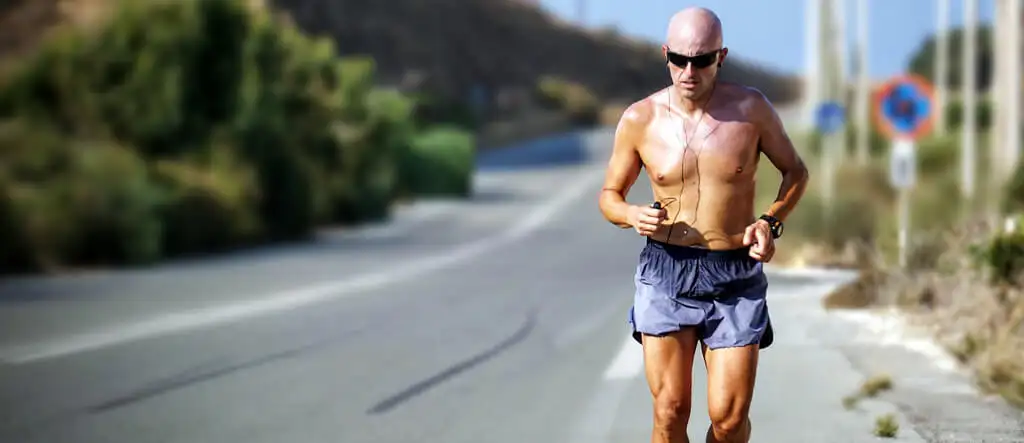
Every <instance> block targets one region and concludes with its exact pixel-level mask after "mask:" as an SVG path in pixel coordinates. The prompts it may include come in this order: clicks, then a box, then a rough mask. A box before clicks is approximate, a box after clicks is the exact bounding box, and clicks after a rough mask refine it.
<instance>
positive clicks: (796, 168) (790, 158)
mask: <svg viewBox="0 0 1024 443" xmlns="http://www.w3.org/2000/svg"><path fill="white" fill-rule="evenodd" d="M753 113H754V120H755V121H756V123H757V125H758V129H759V135H760V143H759V145H760V146H759V147H760V149H761V152H763V153H764V155H765V157H768V160H769V161H771V163H772V165H774V166H775V168H776V169H778V170H779V172H780V173H782V183H781V184H780V185H779V193H778V195H777V196H776V197H775V201H773V202H772V204H771V206H769V207H768V210H767V211H765V213H766V214H768V215H771V216H773V217H775V218H777V219H779V220H785V219H786V217H787V216H789V213H790V212H792V211H793V208H795V207H796V204H797V202H799V201H800V198H801V197H802V196H803V194H804V190H805V189H806V188H807V181H808V179H809V178H810V177H809V173H808V171H807V165H805V164H804V161H803V159H802V158H800V154H798V153H797V152H796V148H795V147H793V141H792V140H790V138H789V135H788V134H787V133H786V129H785V128H784V127H783V125H782V120H781V119H780V118H779V115H778V113H776V112H775V108H774V107H772V105H771V103H770V102H768V99H767V98H765V97H764V95H762V94H760V93H758V94H756V97H755V104H754V106H753Z"/></svg>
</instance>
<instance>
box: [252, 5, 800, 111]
mask: <svg viewBox="0 0 1024 443" xmlns="http://www.w3.org/2000/svg"><path fill="white" fill-rule="evenodd" d="M272 1H273V4H274V6H275V7H277V8H279V9H282V10H285V11H288V12H289V13H290V15H291V16H292V17H293V19H294V20H295V22H296V23H297V24H298V25H299V26H301V27H302V28H304V29H305V30H307V31H308V32H310V33H313V34H318V35H330V36H332V37H333V38H334V40H335V41H337V42H338V49H339V51H340V52H342V53H343V54H369V55H371V56H373V58H374V59H375V60H377V63H378V65H379V68H380V69H381V74H382V75H383V77H382V78H383V79H385V81H388V82H392V83H400V82H402V81H403V79H405V80H406V81H409V80H410V79H412V78H416V77H418V78H419V79H420V80H421V81H423V82H424V84H425V85H427V87H428V88H429V89H431V90H436V91H442V92H443V93H444V94H445V95H449V96H462V97H467V96H470V94H471V92H470V91H471V90H472V87H473V85H474V84H478V85H481V86H483V87H484V88H485V89H486V90H487V91H488V92H489V94H487V95H489V96H490V97H492V98H493V97H498V96H504V97H508V98H509V100H508V101H509V102H510V103H509V107H510V108H515V107H517V106H516V104H522V103H521V102H517V100H515V98H526V97H527V96H529V95H530V93H531V92H532V91H533V89H534V88H535V86H536V84H537V81H538V79H539V78H540V77H541V76H545V75H550V76H555V77H559V78H562V79H565V80H568V81H571V82H574V83H578V84H581V85H583V86H585V87H587V88H588V89H589V90H590V91H592V92H593V93H595V94H596V95H597V96H598V97H599V98H601V99H602V101H603V102H606V103H607V102H622V101H632V100H635V99H637V98H639V97H642V96H643V95H646V94H648V93H650V92H652V91H654V90H657V89H658V88H661V87H663V86H664V85H665V84H666V80H667V77H666V68H665V65H664V61H663V59H662V57H661V54H660V48H659V47H658V46H657V45H654V44H650V43H639V42H633V41H630V40H628V39H626V38H623V37H620V36H616V35H614V33H612V32H603V33H602V32H586V31H583V30H581V29H579V28H576V27H574V26H571V25H569V24H566V23H564V22H562V21H560V20H558V19H557V18H555V17H553V16H552V15H550V14H548V13H546V12H544V11H541V10H539V9H538V8H536V7H534V6H531V5H529V4H525V3H523V2H519V1H512V0H434V1H431V2H424V1H421V0H389V1H386V2H382V1H375V0H272ZM666 20H667V18H666ZM661 25H662V24H652V26H661ZM722 75H723V78H725V79H728V80H732V81H739V82H743V83H747V84H750V85H752V86H754V87H757V88H759V89H761V90H762V91H763V92H764V93H765V94H766V95H767V96H768V97H769V98H771V99H772V100H773V101H777V102H785V101H789V100H791V99H793V98H794V97H795V95H796V93H797V87H796V86H797V82H796V81H795V80H794V79H792V78H784V77H780V76H778V75H775V74H773V73H769V72H763V71H761V70H759V69H757V68H756V67H754V66H752V65H750V64H748V63H744V62H743V61H742V55H740V56H739V58H737V57H733V58H732V59H731V60H730V63H728V64H727V65H726V68H725V69H724V71H723V73H722Z"/></svg>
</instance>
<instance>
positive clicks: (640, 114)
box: [619, 90, 664, 129]
mask: <svg viewBox="0 0 1024 443" xmlns="http://www.w3.org/2000/svg"><path fill="white" fill-rule="evenodd" d="M663 92H664V91H663V90H662V91H658V92H655V93H653V94H651V95H648V96H646V97H644V98H642V99H640V100H637V101H635V102H633V103H630V104H629V106H626V109H625V110H623V111H622V117H620V118H619V127H622V128H627V129H640V128H644V127H646V126H647V125H649V124H650V123H651V122H652V121H653V120H654V116H655V115H656V114H657V107H658V103H659V101H660V95H661V94H662V93H663Z"/></svg>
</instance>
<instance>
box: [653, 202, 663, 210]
mask: <svg viewBox="0 0 1024 443" xmlns="http://www.w3.org/2000/svg"><path fill="white" fill-rule="evenodd" d="M651 207H652V208H654V209H661V202H654V203H651Z"/></svg>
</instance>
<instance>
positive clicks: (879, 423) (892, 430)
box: [873, 414, 900, 438]
mask: <svg viewBox="0 0 1024 443" xmlns="http://www.w3.org/2000/svg"><path fill="white" fill-rule="evenodd" d="M899 431H900V423H899V421H898V420H897V419H896V415H895V414H885V415H882V416H879V417H877V418H875V429H874V432H873V434H875V436H876V437H882V438H895V437H896V434H898V433H899Z"/></svg>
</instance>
